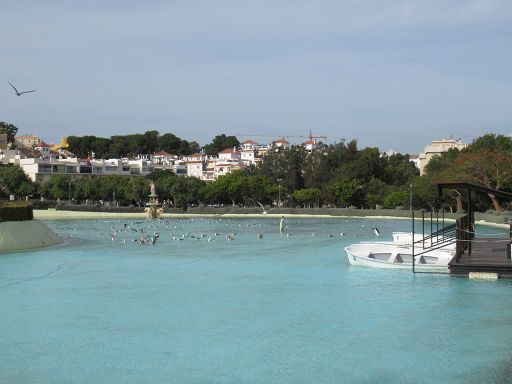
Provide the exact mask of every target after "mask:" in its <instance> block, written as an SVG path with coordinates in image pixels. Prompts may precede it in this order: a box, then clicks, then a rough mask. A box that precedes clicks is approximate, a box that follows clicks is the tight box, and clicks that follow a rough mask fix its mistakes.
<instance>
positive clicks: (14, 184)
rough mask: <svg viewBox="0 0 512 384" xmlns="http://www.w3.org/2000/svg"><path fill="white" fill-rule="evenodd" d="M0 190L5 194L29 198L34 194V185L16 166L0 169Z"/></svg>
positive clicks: (35, 189)
mask: <svg viewBox="0 0 512 384" xmlns="http://www.w3.org/2000/svg"><path fill="white" fill-rule="evenodd" d="M0 188H1V189H2V191H3V192H4V193H6V194H10V195H17V196H30V195H32V194H34V193H36V191H37V188H36V185H35V184H34V183H33V182H32V180H30V178H29V177H28V176H27V174H26V173H25V172H24V171H23V169H22V168H21V167H20V166H18V165H7V166H2V167H0Z"/></svg>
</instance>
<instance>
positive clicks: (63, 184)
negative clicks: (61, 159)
mask: <svg viewBox="0 0 512 384" xmlns="http://www.w3.org/2000/svg"><path fill="white" fill-rule="evenodd" d="M70 184H71V188H70ZM72 187H73V183H72V180H71V177H70V176H69V175H53V176H52V177H51V178H50V180H48V181H46V182H44V183H42V184H41V195H42V196H44V197H46V198H50V199H57V200H68V199H69V197H70V196H69V192H70V191H71V192H73V191H74V190H73V188H72Z"/></svg>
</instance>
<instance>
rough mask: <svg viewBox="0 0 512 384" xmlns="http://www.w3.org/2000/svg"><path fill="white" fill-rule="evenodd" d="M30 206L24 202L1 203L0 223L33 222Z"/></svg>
mask: <svg viewBox="0 0 512 384" xmlns="http://www.w3.org/2000/svg"><path fill="white" fill-rule="evenodd" d="M33 219H34V213H33V210H32V205H30V204H28V203H25V202H2V203H1V204H0V221H23V220H33Z"/></svg>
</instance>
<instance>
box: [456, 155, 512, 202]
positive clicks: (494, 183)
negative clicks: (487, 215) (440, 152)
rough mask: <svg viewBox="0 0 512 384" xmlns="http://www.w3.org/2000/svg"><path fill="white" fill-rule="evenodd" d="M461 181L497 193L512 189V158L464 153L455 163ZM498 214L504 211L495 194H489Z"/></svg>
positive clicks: (508, 156)
mask: <svg viewBox="0 0 512 384" xmlns="http://www.w3.org/2000/svg"><path fill="white" fill-rule="evenodd" d="M454 173H455V174H456V175H457V177H458V178H459V180H462V181H466V182H469V183H472V184H477V185H481V186H484V187H486V188H489V189H494V190H497V191H502V190H510V188H511V187H512V157H511V156H510V155H509V154H506V153H500V152H487V151H485V152H464V153H461V154H460V155H459V156H458V158H457V159H456V160H455V161H454ZM487 195H488V196H489V198H490V199H491V202H492V204H493V205H494V209H495V210H496V211H497V212H501V211H502V210H503V208H502V206H501V204H500V202H499V200H498V199H497V198H496V196H495V195H494V194H493V193H488V194H487Z"/></svg>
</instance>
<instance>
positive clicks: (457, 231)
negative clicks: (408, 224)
mask: <svg viewBox="0 0 512 384" xmlns="http://www.w3.org/2000/svg"><path fill="white" fill-rule="evenodd" d="M473 223H474V221H473V215H471V217H470V215H469V214H468V215H465V216H462V217H460V218H458V219H457V220H456V221H455V223H454V224H449V225H445V220H444V211H441V218H440V217H439V212H436V213H435V217H434V212H433V211H432V212H430V234H425V211H422V212H421V225H422V232H421V238H420V239H419V240H415V238H414V237H415V217H414V211H412V271H413V273H418V271H416V269H415V257H416V256H419V255H422V254H424V253H427V252H430V251H433V250H436V249H439V248H443V247H446V246H449V245H452V244H455V254H454V258H455V261H456V262H457V263H458V262H459V260H460V257H461V255H462V254H463V253H464V252H465V251H466V250H468V254H471V241H472V240H473V238H474V231H473ZM510 230H511V237H512V224H511V228H510ZM418 249H419V251H418Z"/></svg>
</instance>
